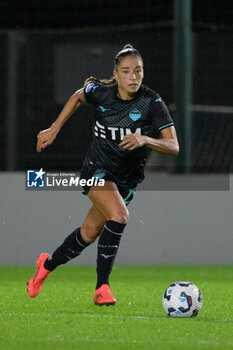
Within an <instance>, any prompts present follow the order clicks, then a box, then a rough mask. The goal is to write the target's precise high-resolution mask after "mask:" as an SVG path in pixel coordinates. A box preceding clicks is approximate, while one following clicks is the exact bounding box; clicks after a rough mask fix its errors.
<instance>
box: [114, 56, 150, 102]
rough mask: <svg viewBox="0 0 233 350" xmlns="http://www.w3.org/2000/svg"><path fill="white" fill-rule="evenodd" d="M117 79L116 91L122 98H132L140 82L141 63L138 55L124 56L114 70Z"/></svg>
mask: <svg viewBox="0 0 233 350" xmlns="http://www.w3.org/2000/svg"><path fill="white" fill-rule="evenodd" d="M114 76H115V78H116V79H117V81H118V92H119V95H120V97H121V98H122V99H130V98H133V97H134V95H135V94H136V92H137V91H138V89H139V88H140V86H141V84H142V79H143V76H144V73H143V63H142V60H141V58H140V57H137V56H126V57H125V58H124V59H122V60H121V61H120V63H119V64H118V65H117V67H116V71H115V72H114Z"/></svg>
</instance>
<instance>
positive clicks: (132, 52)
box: [84, 44, 142, 86]
mask: <svg viewBox="0 0 233 350" xmlns="http://www.w3.org/2000/svg"><path fill="white" fill-rule="evenodd" d="M126 56H136V57H139V58H140V59H141V60H142V56H141V55H140V53H139V52H138V50H136V49H135V48H134V47H133V46H132V45H131V44H126V45H125V46H124V47H123V49H122V50H121V51H119V52H118V53H117V54H116V56H115V58H114V71H116V69H117V66H118V65H119V64H120V62H121V60H122V59H123V58H125V57H126ZM91 81H92V82H93V81H94V82H96V83H100V84H102V85H105V86H110V85H115V84H116V82H117V81H116V79H115V77H114V76H113V77H112V78H111V79H96V78H95V77H93V76H91V77H89V78H87V79H86V80H85V82H84V86H85V85H86V84H87V83H89V82H91Z"/></svg>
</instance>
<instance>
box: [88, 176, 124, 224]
mask: <svg viewBox="0 0 233 350" xmlns="http://www.w3.org/2000/svg"><path fill="white" fill-rule="evenodd" d="M88 197H89V198H90V200H91V201H92V203H93V204H94V206H95V207H96V208H98V209H99V210H100V211H101V212H102V213H103V215H104V216H105V218H106V220H115V221H118V222H122V223H127V221H128V217H129V212H128V209H127V207H126V205H125V203H124V200H123V198H122V196H121V195H120V193H119V191H118V189H117V186H116V184H115V183H114V182H112V181H106V182H105V185H104V186H103V187H101V188H100V187H99V186H98V187H92V188H91V189H90V191H89V193H88Z"/></svg>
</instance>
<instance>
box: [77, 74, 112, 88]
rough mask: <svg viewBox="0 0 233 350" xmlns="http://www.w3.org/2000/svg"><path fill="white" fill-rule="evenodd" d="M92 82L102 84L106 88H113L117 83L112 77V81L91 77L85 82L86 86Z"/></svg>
mask: <svg viewBox="0 0 233 350" xmlns="http://www.w3.org/2000/svg"><path fill="white" fill-rule="evenodd" d="M90 82H95V83H100V84H101V85H104V86H112V85H115V84H116V82H117V81H116V79H115V78H114V77H112V78H111V79H97V78H95V77H93V76H91V77H89V78H87V79H86V80H85V81H84V86H86V85H87V84H88V83H90Z"/></svg>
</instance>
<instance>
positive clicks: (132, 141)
mask: <svg viewBox="0 0 233 350" xmlns="http://www.w3.org/2000/svg"><path fill="white" fill-rule="evenodd" d="M146 140H147V136H145V135H138V134H130V135H125V137H124V139H123V141H121V143H119V147H121V149H127V150H128V151H132V150H134V149H136V148H138V147H142V146H144V145H145V144H146Z"/></svg>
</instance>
